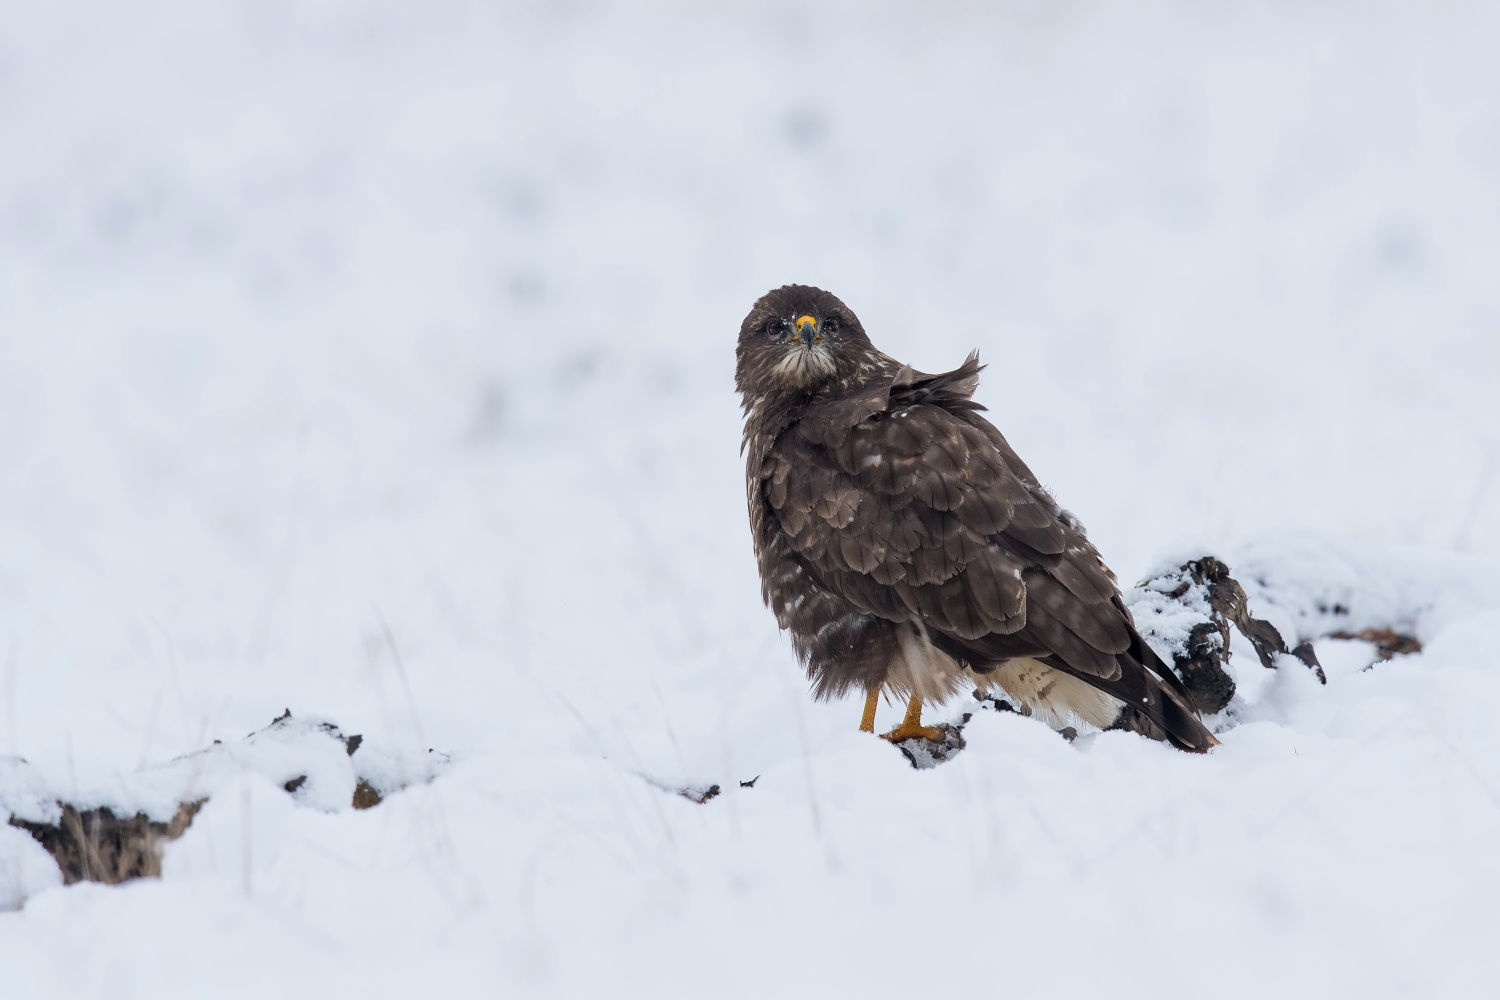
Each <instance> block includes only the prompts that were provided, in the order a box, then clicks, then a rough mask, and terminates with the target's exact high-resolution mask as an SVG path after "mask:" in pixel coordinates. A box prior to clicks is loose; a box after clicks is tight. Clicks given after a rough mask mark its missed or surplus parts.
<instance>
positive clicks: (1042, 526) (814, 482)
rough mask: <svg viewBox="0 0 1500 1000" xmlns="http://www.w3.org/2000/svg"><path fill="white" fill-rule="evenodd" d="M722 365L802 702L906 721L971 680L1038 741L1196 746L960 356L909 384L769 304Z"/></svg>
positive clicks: (874, 355)
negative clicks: (1030, 725) (837, 700)
mask: <svg viewBox="0 0 1500 1000" xmlns="http://www.w3.org/2000/svg"><path fill="white" fill-rule="evenodd" d="M736 356H737V366H736V373H735V382H736V386H737V387H738V389H739V391H740V394H741V398H742V400H743V403H744V408H745V435H744V442H743V446H742V447H743V450H744V451H745V453H746V467H745V473H746V483H745V485H746V493H747V495H748V499H749V505H750V528H751V532H752V534H753V536H754V542H755V554H756V560H757V562H758V564H759V568H760V576H761V593H762V596H763V597H764V599H765V601H766V603H767V604H768V605H769V606H770V607H771V609H772V610H773V611H774V612H775V614H776V620H777V622H778V623H779V624H780V625H781V627H782V628H784V629H787V630H789V631H790V632H791V635H792V643H793V647H794V648H795V650H796V652H797V656H798V658H799V659H800V660H801V661H802V662H803V664H804V665H805V666H806V668H807V671H808V676H809V677H810V678H811V680H812V682H813V688H814V692H815V694H816V695H817V696H818V697H820V698H826V697H833V696H838V695H842V694H845V693H847V692H849V691H851V690H860V691H864V692H866V693H868V694H870V695H871V697H872V699H873V695H874V693H875V692H878V691H880V690H882V689H883V688H884V689H887V690H891V691H893V692H894V693H896V694H898V695H902V696H911V697H912V698H913V705H914V706H917V708H916V709H915V712H917V713H919V710H920V704H919V702H918V701H917V699H928V700H938V701H941V700H942V699H944V698H946V697H948V696H949V695H951V694H953V693H954V692H955V691H956V690H957V689H958V687H959V686H960V685H961V684H962V683H964V682H965V681H972V682H974V683H975V684H976V685H978V686H979V687H980V688H988V687H991V686H999V687H1001V688H1002V689H1004V690H1005V691H1006V693H1007V694H1009V695H1010V696H1011V697H1012V698H1013V699H1015V700H1016V701H1018V702H1020V703H1021V704H1022V705H1024V706H1026V707H1027V708H1029V709H1030V710H1031V711H1032V712H1033V713H1034V714H1038V715H1041V716H1042V717H1044V718H1046V719H1048V720H1049V721H1052V722H1053V723H1054V724H1056V725H1062V724H1065V723H1066V721H1068V720H1069V719H1070V717H1071V718H1077V719H1083V720H1084V721H1087V722H1091V723H1093V724H1095V725H1098V726H1101V727H1108V726H1115V727H1120V728H1130V729H1134V730H1136V731H1137V732H1142V733H1145V734H1146V735H1149V736H1152V737H1154V738H1156V739H1166V740H1169V741H1170V742H1171V743H1173V744H1174V745H1176V746H1178V747H1181V748H1183V749H1187V750H1206V749H1208V748H1209V747H1210V746H1213V745H1214V743H1215V742H1216V740H1215V739H1214V738H1213V736H1212V735H1211V734H1210V733H1209V732H1208V730H1207V729H1206V728H1205V727H1204V726H1203V724H1202V723H1201V722H1200V721H1199V720H1198V718H1197V715H1196V713H1195V712H1194V711H1193V710H1192V708H1191V700H1190V698H1189V696H1188V694H1187V692H1186V691H1185V689H1184V688H1183V687H1182V683H1181V681H1179V680H1178V678H1177V676H1176V675H1175V674H1173V673H1172V671H1171V670H1170V669H1169V668H1167V667H1166V666H1165V665H1164V664H1163V663H1162V662H1161V660H1160V659H1159V658H1158V657H1157V656H1156V654H1155V653H1154V652H1152V650H1151V649H1150V647H1149V646H1147V645H1146V644H1145V642H1143V641H1142V640H1141V637H1140V634H1139V633H1138V632H1137V631H1136V629H1135V626H1134V624H1133V622H1132V621H1131V618H1130V612H1129V611H1127V610H1126V608H1125V605H1124V603H1123V602H1122V601H1121V599H1120V593H1119V590H1118V588H1117V587H1116V585H1115V577H1114V574H1113V573H1111V572H1110V570H1109V568H1108V567H1107V566H1105V565H1104V563H1103V561H1102V560H1101V559H1100V558H1099V554H1098V552H1097V551H1096V550H1095V549H1094V546H1093V545H1092V544H1091V543H1090V542H1089V540H1088V538H1087V537H1086V535H1085V533H1084V530H1083V526H1082V525H1081V524H1079V523H1078V521H1077V519H1076V518H1074V517H1073V516H1072V515H1071V514H1069V513H1068V512H1067V511H1065V510H1063V509H1062V508H1061V507H1059V506H1058V505H1057V503H1056V501H1054V500H1053V499H1052V497H1051V495H1050V494H1048V493H1047V491H1046V490H1044V489H1043V488H1042V486H1041V484H1040V483H1039V482H1038V481H1037V479H1036V477H1035V476H1034V475H1032V473H1031V470H1030V469H1028V468H1027V467H1026V465H1025V463H1023V462H1022V461H1021V459H1020V458H1019V457H1018V456H1017V455H1016V453H1015V452H1014V451H1012V450H1011V447H1010V445H1009V444H1007V443H1006V441H1005V438H1004V437H1003V436H1002V435H1001V434H1000V432H999V431H998V430H996V429H995V427H994V425H992V424H991V423H990V422H989V421H987V420H985V419H984V418H983V417H982V416H980V414H979V411H980V410H982V409H984V407H982V406H980V405H979V404H978V403H975V402H974V401H973V399H972V396H973V393H974V390H975V388H976V387H977V386H978V384H979V372H980V370H981V366H980V364H979V360H978V356H977V354H970V355H969V357H968V359H967V360H966V361H965V362H964V363H963V364H962V365H960V366H959V367H958V368H956V369H954V370H953V371H951V372H946V373H944V374H941V375H925V374H922V373H921V372H916V371H913V370H912V369H911V368H910V367H909V366H906V365H902V364H901V363H899V362H897V361H895V360H894V359H893V358H890V357H889V356H887V355H885V354H883V353H881V352H880V351H879V350H877V349H876V348H875V347H874V346H873V345H872V344H871V343H870V341H869V338H868V337H866V336H865V332H864V328H863V327H862V326H861V325H860V322H859V320H858V318H857V317H855V315H854V313H853V312H851V311H850V310H849V308H848V307H847V306H845V305H844V303H842V302H841V301H839V300H838V299H837V298H836V297H834V296H833V295H831V294H829V293H828V292H825V291H822V290H821V289H817V288H812V287H809V286H805V285H787V286H785V287H783V288H778V289H776V290H774V291H772V292H769V293H767V294H766V295H764V296H762V297H761V299H760V300H759V301H757V302H756V303H755V306H754V308H752V309H751V310H750V314H749V315H748V316H746V317H745V321H744V323H743V324H742V325H741V327H740V339H739V346H738V349H737V351H736ZM869 704H870V706H871V707H870V708H869V709H868V711H867V721H868V719H869V718H870V717H871V716H870V715H869V713H871V712H873V704H874V703H873V700H871V701H870V703H869ZM911 718H912V716H911V715H909V721H910V719H911Z"/></svg>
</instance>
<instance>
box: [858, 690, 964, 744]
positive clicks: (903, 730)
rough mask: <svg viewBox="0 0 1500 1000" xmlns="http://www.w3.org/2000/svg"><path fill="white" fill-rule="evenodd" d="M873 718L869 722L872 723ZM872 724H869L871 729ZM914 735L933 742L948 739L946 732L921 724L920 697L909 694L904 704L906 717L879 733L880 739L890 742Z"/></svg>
mask: <svg viewBox="0 0 1500 1000" xmlns="http://www.w3.org/2000/svg"><path fill="white" fill-rule="evenodd" d="M873 721H874V720H873V719H872V720H871V722H872V723H873ZM873 729H874V726H873V725H872V726H871V730H872V731H873ZM914 736H920V737H922V739H924V740H931V741H932V742H934V743H942V742H944V741H945V740H947V739H948V734H947V733H945V732H943V731H942V730H941V729H939V728H937V727H936V726H924V725H922V699H921V698H918V697H917V696H916V695H912V696H911V701H910V702H908V703H907V705H906V718H904V719H902V720H901V725H899V726H897V727H896V728H895V729H892V730H891V731H890V732H888V733H883V734H881V737H880V738H881V739H883V740H890V741H891V742H892V743H900V742H901V741H902V740H909V739H911V738H912V737H914Z"/></svg>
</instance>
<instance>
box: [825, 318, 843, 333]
mask: <svg viewBox="0 0 1500 1000" xmlns="http://www.w3.org/2000/svg"><path fill="white" fill-rule="evenodd" d="M823 332H824V333H838V332H839V318H838V317H837V316H829V317H828V318H827V319H825V320H824V321H823Z"/></svg>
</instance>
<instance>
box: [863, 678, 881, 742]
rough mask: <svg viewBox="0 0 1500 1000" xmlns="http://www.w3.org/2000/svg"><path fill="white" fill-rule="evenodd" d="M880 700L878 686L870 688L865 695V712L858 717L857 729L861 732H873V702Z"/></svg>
mask: <svg viewBox="0 0 1500 1000" xmlns="http://www.w3.org/2000/svg"><path fill="white" fill-rule="evenodd" d="M879 700H880V688H879V687H874V688H871V689H870V692H869V694H867V695H865V714H864V715H863V716H861V717H860V720H859V731H860V732H862V733H873V732H874V731H875V703H876V702H877V701H879Z"/></svg>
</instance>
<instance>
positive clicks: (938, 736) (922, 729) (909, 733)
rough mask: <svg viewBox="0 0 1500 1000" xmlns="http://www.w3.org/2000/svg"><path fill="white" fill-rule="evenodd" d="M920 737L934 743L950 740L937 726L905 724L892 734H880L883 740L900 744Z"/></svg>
mask: <svg viewBox="0 0 1500 1000" xmlns="http://www.w3.org/2000/svg"><path fill="white" fill-rule="evenodd" d="M918 736H920V737H922V739H924V740H931V741H932V742H934V743H943V742H946V741H947V739H948V734H947V732H945V731H944V730H942V729H939V728H938V727H937V726H908V725H906V723H904V722H903V723H902V724H901V725H899V726H897V727H896V728H895V729H892V730H891V731H890V732H888V733H881V734H880V738H881V739H883V740H890V741H891V742H892V743H900V742H901V741H902V740H909V739H914V738H915V737H918Z"/></svg>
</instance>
